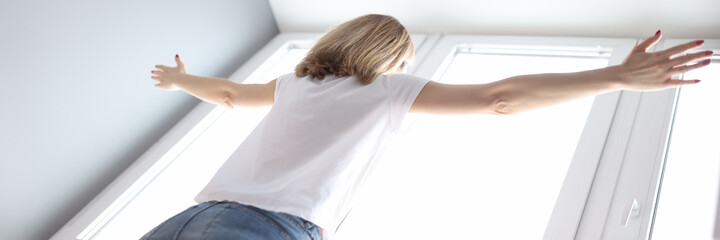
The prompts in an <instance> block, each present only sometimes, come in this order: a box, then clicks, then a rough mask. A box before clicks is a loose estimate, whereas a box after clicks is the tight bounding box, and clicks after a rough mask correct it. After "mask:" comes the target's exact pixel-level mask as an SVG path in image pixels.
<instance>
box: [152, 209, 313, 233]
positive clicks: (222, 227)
mask: <svg viewBox="0 0 720 240" xmlns="http://www.w3.org/2000/svg"><path fill="white" fill-rule="evenodd" d="M155 239H157V240H160V239H162V240H168V239H172V240H176V239H193V240H199V239H253V240H254V239H258V240H259V239H267V240H270V239H273V240H275V239H278V240H299V239H303V240H320V231H319V227H318V226H316V225H315V224H313V223H311V222H308V221H305V220H304V219H302V218H299V217H296V216H293V215H290V214H285V213H278V212H271V211H267V210H263V209H260V208H256V207H253V206H248V205H244V204H240V203H237V202H228V201H221V202H216V201H211V202H204V203H200V204H198V205H195V206H193V207H190V208H188V209H187V210H185V211H183V212H181V213H179V214H177V215H175V216H174V217H171V218H170V219H168V220H165V222H163V223H161V224H160V225H158V226H157V227H155V228H154V229H153V230H150V232H148V233H147V234H145V236H143V237H142V238H141V240H155Z"/></svg>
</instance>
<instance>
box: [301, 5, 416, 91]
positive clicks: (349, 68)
mask: <svg viewBox="0 0 720 240" xmlns="http://www.w3.org/2000/svg"><path fill="white" fill-rule="evenodd" d="M414 57H415V50H414V47H413V44H412V40H411V39H410V34H409V33H408V31H407V30H406V29H405V26H403V25H402V24H400V22H399V21H398V20H397V19H395V18H393V17H391V16H386V15H379V14H369V15H365V16H361V17H358V18H355V19H353V20H350V21H348V22H345V23H343V24H341V25H339V26H336V27H334V28H332V29H330V31H329V32H328V33H326V34H325V36H323V37H322V38H320V40H318V42H317V43H316V44H315V46H313V47H312V49H310V52H309V53H308V55H307V56H306V57H305V59H303V61H302V62H300V64H298V65H297V66H296V67H295V75H297V76H298V77H305V76H308V75H310V76H312V77H314V78H318V79H323V78H324V77H325V76H326V75H336V76H340V77H341V76H356V77H357V78H358V79H359V80H360V81H361V82H363V83H365V84H368V83H371V82H372V81H373V80H375V78H377V76H378V75H380V74H382V73H385V72H388V71H390V70H392V69H394V68H395V67H397V66H398V65H400V64H401V63H402V61H403V60H404V59H413V58H414Z"/></svg>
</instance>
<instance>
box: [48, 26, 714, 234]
mask: <svg viewBox="0 0 720 240" xmlns="http://www.w3.org/2000/svg"><path fill="white" fill-rule="evenodd" d="M320 35H321V34H319V33H282V34H280V35H278V36H276V37H275V38H274V39H273V40H272V41H270V42H269V43H268V44H267V45H266V46H265V47H263V48H262V49H261V50H260V51H259V52H258V53H257V54H255V55H254V56H253V57H252V58H251V59H250V60H248V61H247V62H246V63H245V64H244V65H243V66H242V67H241V68H240V69H238V70H237V71H236V72H235V73H233V74H232V75H231V76H230V77H229V79H230V80H232V81H235V82H253V81H257V79H255V78H258V77H259V76H260V75H262V72H264V70H265V69H268V68H270V67H271V66H272V65H273V64H274V61H277V60H278V59H279V58H281V57H282V56H283V55H284V54H285V53H286V52H287V50H289V49H290V47H292V46H298V45H302V46H309V45H311V44H312V43H313V42H314V40H315V39H317V38H318V37H319V36H320ZM413 40H414V42H415V44H416V62H415V64H414V65H413V67H411V68H410V69H409V73H411V74H414V75H418V76H420V77H424V78H428V79H435V80H436V79H438V78H439V77H440V76H439V74H441V73H442V72H444V70H445V68H447V66H448V65H449V64H450V61H451V60H452V54H454V53H456V52H457V48H458V46H461V45H462V44H473V43H482V44H510V45H545V46H603V47H610V48H612V49H613V52H612V55H611V57H610V62H609V64H610V65H616V64H619V63H620V62H621V61H622V60H623V58H624V57H625V56H626V55H627V54H628V53H629V51H630V50H631V49H632V47H633V46H634V45H635V44H637V42H638V41H639V40H637V39H612V38H566V37H562V38H556V37H518V36H470V35H445V36H442V35H439V34H434V35H416V34H413ZM684 41H686V40H665V41H664V42H660V43H659V44H658V45H657V47H656V48H657V49H663V48H666V47H667V46H673V45H676V44H678V43H681V42H684ZM704 48H706V49H707V48H711V49H720V40H707V41H706V44H705V46H704ZM676 94H677V90H676V89H669V90H665V91H660V92H650V93H648V92H645V93H640V92H632V91H617V92H611V93H606V94H602V95H599V96H597V97H596V98H595V102H594V103H593V106H592V109H591V112H590V116H589V117H588V121H587V123H586V126H585V128H584V130H583V133H582V137H581V139H580V141H579V142H578V145H577V148H576V151H575V154H574V157H573V160H572V163H571V164H570V167H569V169H568V173H567V175H566V178H565V181H564V183H563V186H562V188H561V192H560V194H559V196H558V199H557V201H556V203H555V208H554V210H553V213H552V216H551V219H550V222H549V223H548V226H547V228H546V232H545V235H544V236H543V239H576V238H577V239H647V238H648V235H649V234H650V230H651V229H650V227H651V220H652V219H651V218H652V215H653V214H654V209H655V202H656V199H657V190H658V186H659V183H660V180H661V179H660V176H661V175H660V174H661V170H662V167H663V165H662V164H663V162H664V156H665V149H666V145H667V140H668V139H667V138H668V134H669V126H670V122H671V121H672V117H673V116H672V114H673V112H674V111H673V110H674V106H675V100H676ZM224 112H225V109H224V108H223V107H218V106H215V105H213V104H209V103H204V102H203V103H201V104H199V105H198V106H197V107H195V108H194V109H193V110H192V111H191V112H190V113H189V114H188V115H187V116H186V117H184V118H183V119H182V120H181V121H180V122H179V123H178V124H176V125H175V126H174V127H173V128H172V129H171V130H170V131H169V132H168V133H167V134H165V135H164V136H163V137H162V138H161V139H160V140H159V141H158V142H157V143H155V144H154V145H153V146H152V147H151V148H150V149H148V151H146V152H145V153H144V154H143V155H142V156H141V157H140V158H139V159H138V160H137V161H135V163H133V164H132V165H131V166H130V167H129V168H128V169H127V170H126V171H124V172H123V173H122V174H121V175H120V176H119V177H118V178H116V179H115V180H114V181H113V182H112V183H111V184H110V185H109V186H108V187H107V188H105V189H104V190H103V191H102V192H101V193H100V194H99V195H98V196H97V197H95V199H93V200H92V201H91V202H90V203H89V204H88V205H87V206H86V207H85V208H83V209H82V210H81V211H80V212H79V213H78V214H77V215H76V216H75V217H74V218H73V219H71V220H70V221H69V222H68V223H67V224H66V225H65V226H64V227H63V228H61V229H60V230H59V231H58V232H57V233H56V234H55V235H54V236H53V237H52V239H76V237H78V236H79V235H82V234H83V230H85V229H86V227H87V226H90V225H92V224H98V223H99V222H100V223H101V222H103V221H107V220H109V218H111V217H112V213H113V211H117V210H119V209H121V208H122V207H123V206H124V204H126V203H127V202H128V201H130V200H131V199H132V198H133V196H134V194H137V193H138V192H140V191H141V190H142V189H143V188H144V186H145V185H147V184H148V183H149V182H151V181H152V179H153V178H154V176H156V175H157V174H158V173H160V172H162V170H163V169H164V168H165V167H167V166H168V165H169V164H172V161H173V159H174V158H175V157H176V156H177V155H178V154H180V153H181V152H182V151H183V149H185V148H186V147H187V146H189V145H190V144H192V142H193V140H194V139H195V138H197V137H198V136H199V135H201V134H202V133H203V131H204V130H205V129H207V128H208V127H209V126H210V125H212V123H213V122H214V121H215V120H216V119H217V118H219V117H220V116H221V115H222V114H223V113H224ZM650 120H653V121H650ZM646 122H650V123H652V124H644V123H646ZM626 159H643V160H642V161H630V160H628V161H626ZM632 199H637V200H638V205H639V206H640V211H639V213H640V216H639V217H638V218H637V219H631V221H630V222H629V224H628V227H625V226H623V225H621V224H620V223H621V222H623V221H624V218H621V216H624V215H626V214H627V212H628V209H629V208H628V206H629V202H632ZM95 230H97V227H96V228H95ZM85 235H86V237H87V236H92V233H87V232H86V233H85ZM81 239H82V236H81Z"/></svg>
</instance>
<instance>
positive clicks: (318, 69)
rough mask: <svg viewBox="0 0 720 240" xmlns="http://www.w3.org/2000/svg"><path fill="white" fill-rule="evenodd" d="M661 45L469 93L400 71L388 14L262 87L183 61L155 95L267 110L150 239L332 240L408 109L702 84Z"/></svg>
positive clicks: (404, 59) (361, 21)
mask: <svg viewBox="0 0 720 240" xmlns="http://www.w3.org/2000/svg"><path fill="white" fill-rule="evenodd" d="M660 37H661V33H660V31H658V32H657V33H656V34H655V35H654V36H653V37H650V38H649V39H647V40H646V41H644V42H642V43H641V44H639V45H638V46H637V47H635V48H634V49H633V51H632V52H631V53H630V55H629V56H628V57H627V58H626V59H625V62H624V63H623V64H621V65H618V66H611V67H607V68H602V69H597V70H591V71H583V72H576V73H561V74H537V75H524V76H516V77H511V78H508V79H504V80H501V81H497V82H493V83H489V84H471V85H448V84H441V83H437V82H432V81H429V80H426V79H422V78H419V77H415V76H412V75H407V74H401V73H404V72H405V69H406V67H407V65H408V64H409V63H410V62H412V60H413V58H414V50H413V45H412V42H411V40H410V35H409V34H408V32H407V30H406V29H405V27H403V25H402V24H400V23H399V22H398V21H397V20H396V19H394V18H392V17H390V16H384V15H366V16H362V17H359V18H356V19H353V20H351V21H349V22H346V23H343V24H341V25H339V26H337V27H335V28H334V29H332V30H331V31H329V32H328V33H327V34H326V35H325V36H323V37H322V38H321V39H320V40H319V41H318V42H317V44H316V45H315V46H314V47H313V48H312V49H311V50H310V52H309V53H308V55H307V56H306V57H305V59H304V60H303V61H302V62H301V63H300V64H298V65H297V67H296V69H295V73H293V74H288V75H283V76H280V77H278V78H277V79H275V80H273V81H270V82H269V83H266V84H238V83H234V82H231V81H229V80H227V79H219V78H206V77H198V76H192V75H188V74H187V73H186V70H185V66H184V65H183V63H182V62H181V61H180V58H179V57H178V56H177V55H176V56H175V61H176V62H177V65H178V66H177V67H167V66H160V65H158V66H156V68H157V70H153V71H152V73H153V76H152V79H154V80H157V81H158V82H159V83H158V84H157V85H156V86H157V87H159V88H161V89H164V90H178V89H180V90H183V91H185V92H187V93H189V94H191V95H193V96H196V97H198V98H200V99H202V100H205V101H208V102H211V103H215V104H218V105H222V106H226V107H229V108H232V107H233V106H269V105H272V109H271V110H270V112H269V113H268V114H267V116H266V117H265V118H264V119H263V120H262V121H261V122H260V124H259V125H258V126H257V128H256V129H255V130H254V131H253V132H252V133H251V134H250V135H249V136H248V137H247V139H246V140H245V141H244V142H243V143H242V144H241V145H240V146H239V147H238V149H237V150H236V151H235V153H234V154H233V155H232V156H231V157H230V158H229V159H228V160H227V162H226V163H225V164H224V165H223V166H222V167H221V168H220V170H218V172H217V173H216V175H215V176H214V177H213V179H212V180H211V181H210V183H209V184H208V185H207V186H206V187H205V188H204V189H203V190H202V191H201V192H200V194H198V196H197V197H196V199H195V200H196V201H197V202H199V203H200V204H198V205H196V206H194V207H191V208H190V209H188V210H186V211H184V212H182V213H180V214H178V215H176V216H174V217H172V218H170V219H168V220H167V221H165V222H164V223H162V224H160V225H159V226H158V227H156V228H155V229H153V230H151V231H150V232H148V233H147V234H146V236H145V237H143V238H144V239H176V238H180V239H321V238H323V237H324V238H325V239H329V238H331V237H332V234H333V233H334V230H335V229H336V227H337V226H338V225H339V223H340V221H342V218H343V217H344V216H345V214H346V213H347V212H348V211H349V208H350V205H351V202H352V199H353V197H354V194H355V193H356V190H357V189H358V188H359V187H360V186H361V185H362V183H363V182H364V180H365V176H366V175H367V174H368V172H369V171H370V170H371V169H372V167H373V165H374V159H375V158H376V153H377V152H378V149H379V148H380V147H381V145H382V144H383V142H384V140H385V138H386V136H388V135H389V134H391V133H393V132H394V131H396V130H397V129H398V127H399V125H400V123H401V122H402V120H403V117H404V116H405V114H406V113H407V112H419V113H429V114H458V113H460V114H471V113H487V114H503V115H504V114H514V113H517V112H522V111H527V110H530V109H535V108H540V107H544V106H548V105H553V104H558V103H561V102H565V101H569V100H572V99H576V98H580V97H584V96H588V95H594V94H599V93H603V92H608V91H614V90H621V89H627V90H642V91H651V90H660V89H665V88H672V87H677V86H681V85H685V84H694V83H697V82H699V80H674V79H671V77H672V76H674V75H678V74H681V73H684V72H687V71H690V70H693V69H697V68H700V67H703V66H706V65H708V64H709V63H710V61H709V59H706V60H703V61H700V62H699V63H696V64H690V65H688V64H689V63H691V62H695V61H698V60H701V59H703V58H707V57H708V56H710V55H711V54H712V53H711V52H699V53H693V54H687V55H683V56H680V57H675V58H673V56H678V55H681V54H683V53H684V52H685V51H687V50H690V49H693V48H696V47H698V46H700V45H702V41H694V42H689V43H686V44H683V45H679V46H676V47H673V48H671V49H668V50H665V51H661V52H655V53H648V52H647V49H648V48H650V47H651V46H652V45H653V44H655V43H656V42H657V41H658V40H659V39H660ZM398 73H400V74H398ZM322 229H325V230H322Z"/></svg>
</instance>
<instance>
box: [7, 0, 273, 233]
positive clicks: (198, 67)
mask: <svg viewBox="0 0 720 240" xmlns="http://www.w3.org/2000/svg"><path fill="white" fill-rule="evenodd" d="M277 33H278V28H277V25H276V24H275V20H274V17H273V14H272V12H271V9H270V7H269V4H268V2H267V1H263V0H239V1H238V0H207V1H172V0H154V1H140V0H130V1H82V0H68V1H38V0H0V111H1V112H0V192H1V193H2V197H0V213H1V214H0V239H47V238H49V237H50V236H51V235H52V234H53V233H55V231H57V230H58V229H59V228H60V227H61V226H62V225H63V224H65V222H66V221H68V220H69V219H70V218H71V217H73V216H74V215H75V214H76V213H77V211H79V210H80V209H81V208H82V207H83V206H85V205H86V204H87V203H88V202H89V201H90V200H91V199H92V198H93V197H94V196H95V195H96V194H98V193H99V192H100V191H101V190H102V189H103V188H104V187H105V186H106V185H107V184H108V183H109V182H111V181H112V180H113V179H114V178H115V177H116V176H117V175H118V174H120V173H121V172H122V171H123V170H125V168H126V167H127V166H128V165H130V164H131V163H132V162H133V161H134V160H135V159H137V158H138V157H139V156H140V155H141V154H142V153H143V152H144V151H145V150H146V149H147V148H149V147H150V146H151V145H152V144H153V143H154V142H155V141H157V139H159V138H160V137H161V136H162V135H163V134H164V133H165V132H166V131H167V130H168V129H169V128H170V127H171V126H172V125H173V124H174V123H176V122H177V121H178V120H179V119H180V118H182V117H183V116H184V115H185V114H186V113H187V112H188V111H189V110H190V109H191V108H192V107H194V106H195V105H196V104H197V103H198V100H196V99H194V98H192V97H189V96H188V95H186V94H183V93H181V92H164V91H161V90H158V89H156V88H154V87H153V84H154V82H153V81H152V80H151V79H150V70H151V69H153V66H154V65H155V64H166V65H174V62H173V56H174V55H175V54H176V53H179V54H180V56H181V57H182V58H183V59H184V60H185V64H186V65H187V67H188V71H189V72H190V73H191V74H197V75H205V76H215V77H227V76H229V75H230V74H231V73H232V72H233V71H234V70H236V68H237V67H239V66H240V65H242V63H243V62H244V61H245V60H247V59H248V58H249V57H250V56H251V55H252V54H253V53H255V51H256V50H257V49H259V48H260V47H262V46H263V45H264V44H265V43H266V42H267V41H269V40H270V39H271V38H272V37H273V36H275V35H276V34H277Z"/></svg>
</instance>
